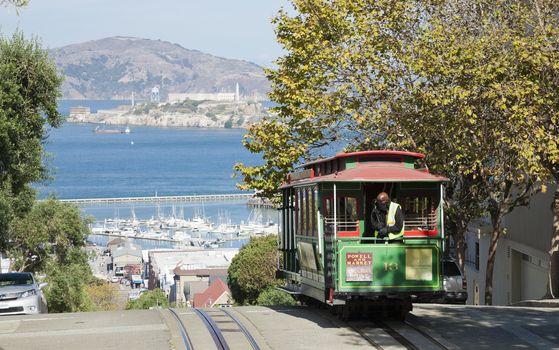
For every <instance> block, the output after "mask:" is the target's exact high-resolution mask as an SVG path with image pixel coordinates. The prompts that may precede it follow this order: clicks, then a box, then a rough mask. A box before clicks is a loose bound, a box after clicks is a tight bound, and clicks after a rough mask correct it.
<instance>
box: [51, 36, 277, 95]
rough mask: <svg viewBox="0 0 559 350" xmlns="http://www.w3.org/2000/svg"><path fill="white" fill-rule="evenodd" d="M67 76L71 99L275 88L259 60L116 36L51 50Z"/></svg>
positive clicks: (65, 90)
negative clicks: (237, 88) (242, 59)
mask: <svg viewBox="0 0 559 350" xmlns="http://www.w3.org/2000/svg"><path fill="white" fill-rule="evenodd" d="M50 55H51V57H52V58H53V59H54V60H55V62H56V65H57V66H58V67H59V68H60V69H61V71H62V72H63V74H64V75H65V77H66V79H65V81H64V84H63V94H64V97H63V98H67V99H128V98H130V96H131V95H132V93H134V96H135V98H137V99H148V98H149V96H150V93H151V90H152V88H153V87H154V86H159V87H160V95H161V99H162V100H164V99H166V97H167V94H168V93H173V92H177V93H180V92H234V91H235V84H236V83H239V88H240V94H241V95H244V96H247V97H252V96H255V95H256V96H259V97H263V95H264V94H265V93H266V91H267V90H268V88H269V83H268V81H267V80H266V77H265V76H264V72H263V70H262V68H261V67H260V66H258V65H256V64H253V63H250V62H246V61H241V60H234V59H226V58H221V57H216V56H212V55H209V54H206V53H203V52H200V51H195V50H188V49H185V48H183V47H181V46H179V45H177V44H171V43H169V42H165V41H160V40H149V39H140V38H131V37H111V38H105V39H100V40H94V41H88V42H85V43H80V44H73V45H68V46H64V47H61V48H58V49H53V50H50Z"/></svg>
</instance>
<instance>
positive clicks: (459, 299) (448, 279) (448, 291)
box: [442, 260, 468, 304]
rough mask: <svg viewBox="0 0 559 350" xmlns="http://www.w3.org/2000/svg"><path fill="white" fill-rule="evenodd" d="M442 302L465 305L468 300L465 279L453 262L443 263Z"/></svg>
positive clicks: (445, 261) (446, 261)
mask: <svg viewBox="0 0 559 350" xmlns="http://www.w3.org/2000/svg"><path fill="white" fill-rule="evenodd" d="M443 285H444V296H443V300H442V301H444V302H446V303H457V304H465V303H466V300H467V299H468V292H467V290H466V279H465V278H464V276H462V272H460V268H459V267H458V264H457V263H456V262H455V261H454V260H444V261H443Z"/></svg>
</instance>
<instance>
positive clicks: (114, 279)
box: [111, 276, 120, 283]
mask: <svg viewBox="0 0 559 350" xmlns="http://www.w3.org/2000/svg"><path fill="white" fill-rule="evenodd" d="M118 281H120V278H118V277H117V276H113V277H111V282H113V283H117V282H118Z"/></svg>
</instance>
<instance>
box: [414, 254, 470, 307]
mask: <svg viewBox="0 0 559 350" xmlns="http://www.w3.org/2000/svg"><path fill="white" fill-rule="evenodd" d="M442 275H443V288H444V292H443V293H442V294H441V295H440V296H439V297H436V298H433V296H432V295H428V294H427V295H412V300H413V302H419V303H453V304H465V303H466V300H468V292H467V290H466V279H465V278H464V276H462V273H461V272H460V268H459V267H458V264H457V263H456V261H454V260H443V271H442Z"/></svg>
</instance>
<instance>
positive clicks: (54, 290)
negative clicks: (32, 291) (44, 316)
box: [45, 263, 93, 313]
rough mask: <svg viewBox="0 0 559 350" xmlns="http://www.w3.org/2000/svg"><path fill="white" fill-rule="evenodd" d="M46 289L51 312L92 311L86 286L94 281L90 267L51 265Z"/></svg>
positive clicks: (81, 265) (77, 264)
mask: <svg viewBox="0 0 559 350" xmlns="http://www.w3.org/2000/svg"><path fill="white" fill-rule="evenodd" d="M45 281H46V282H47V283H48V286H47V287H46V289H45V297H46V299H47V303H48V308H49V312H54V313H56V312H79V311H91V310H92V309H93V304H92V302H91V300H90V299H89V296H88V295H87V293H86V292H85V285H86V284H88V283H91V282H92V281H93V276H92V274H91V270H90V268H89V266H88V265H84V264H81V263H72V264H68V265H64V266H62V265H59V264H55V263H53V264H51V265H50V266H49V267H48V268H47V277H46V279H45Z"/></svg>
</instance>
